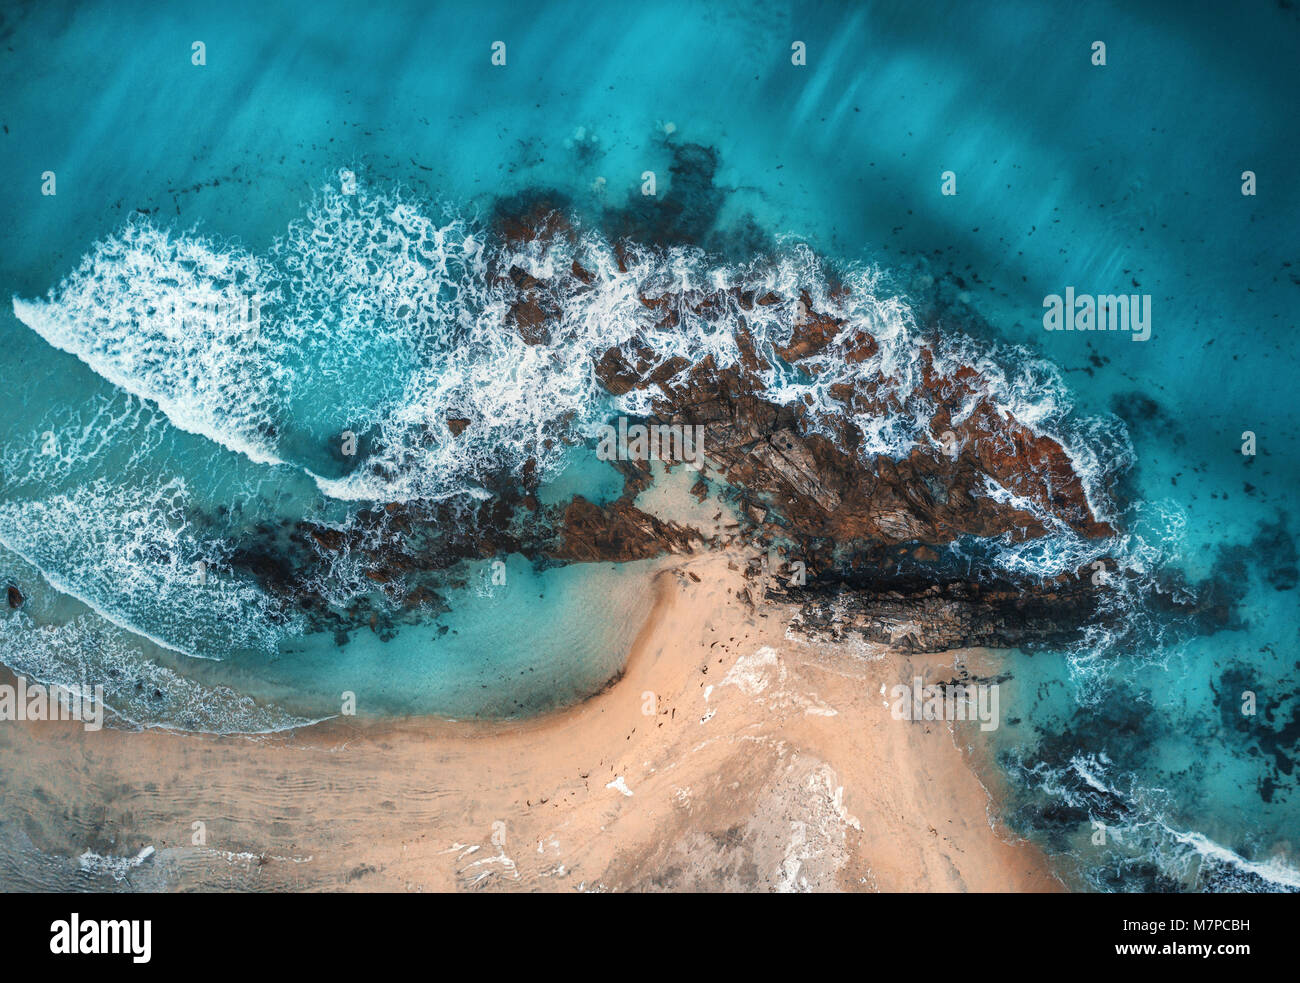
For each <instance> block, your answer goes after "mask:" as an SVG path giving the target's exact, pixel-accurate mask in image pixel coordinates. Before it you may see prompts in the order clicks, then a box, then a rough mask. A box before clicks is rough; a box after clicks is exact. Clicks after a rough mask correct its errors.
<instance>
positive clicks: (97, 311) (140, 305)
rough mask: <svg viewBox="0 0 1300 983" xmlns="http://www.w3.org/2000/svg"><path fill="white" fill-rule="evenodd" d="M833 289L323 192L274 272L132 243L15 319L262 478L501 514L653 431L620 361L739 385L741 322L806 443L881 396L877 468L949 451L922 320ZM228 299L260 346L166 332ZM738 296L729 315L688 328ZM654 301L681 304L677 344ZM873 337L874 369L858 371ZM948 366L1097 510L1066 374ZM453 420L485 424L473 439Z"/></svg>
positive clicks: (873, 275)
mask: <svg viewBox="0 0 1300 983" xmlns="http://www.w3.org/2000/svg"><path fill="white" fill-rule="evenodd" d="M620 258H621V262H620ZM575 260H576V261H577V262H579V263H580V264H581V265H582V266H583V267H585V268H586V269H587V270H589V271H590V272H591V274H592V277H593V280H592V282H591V283H590V284H589V285H588V284H585V283H583V282H580V281H579V280H578V279H577V278H576V277H575V276H574V274H573V273H572V271H571V267H572V264H573V262H574V261H575ZM513 267H518V268H519V269H520V270H522V271H524V272H525V273H527V274H529V275H530V276H533V277H536V278H538V279H539V280H541V281H543V282H544V283H547V284H553V285H554V286H555V289H554V290H552V291H550V292H549V293H548V294H547V296H548V298H549V299H548V301H547V302H548V303H549V304H550V305H551V307H552V308H553V310H552V312H551V313H552V315H553V316H551V317H549V318H548V329H549V332H550V337H549V339H548V340H547V341H546V342H545V343H542V344H532V345H530V344H527V343H525V342H524V340H523V339H522V338H521V337H520V335H519V333H518V332H517V331H516V330H514V328H513V325H512V324H511V319H510V313H509V312H510V309H511V305H512V303H513V302H514V300H515V299H516V297H517V295H518V291H517V290H516V288H515V286H514V285H513V283H511V282H510V280H509V279H508V278H507V277H505V276H504V275H503V274H504V273H505V271H508V270H510V269H511V268H513ZM493 271H495V272H496V273H497V275H496V276H493V275H491V274H492V272H493ZM837 272H838V274H839V276H838V278H839V279H840V280H841V281H842V282H843V283H844V284H845V285H846V286H847V287H848V290H847V291H833V290H832V289H831V286H830V278H829V277H828V275H827V271H826V270H825V269H824V268H823V265H822V263H821V261H820V260H819V259H818V257H817V256H816V255H815V254H814V253H813V251H812V250H811V249H809V248H808V247H807V246H806V245H803V244H801V243H797V242H786V243H785V244H783V246H782V248H781V251H780V254H779V255H777V256H775V257H764V258H761V259H757V260H755V261H753V262H752V263H749V264H746V265H741V266H719V265H716V264H714V263H712V262H711V261H710V260H709V259H708V257H706V256H705V255H704V254H703V253H701V252H699V251H698V250H693V249H687V248H672V249H654V248H645V247H636V246H631V247H628V248H625V249H624V250H623V252H622V254H621V257H620V256H616V255H615V251H614V248H613V246H612V245H611V244H610V243H609V242H607V241H605V240H604V239H603V238H602V237H601V236H599V235H598V234H596V233H593V232H589V231H579V232H577V233H576V234H575V236H574V237H573V240H572V241H571V240H570V239H569V238H568V237H563V236H560V237H554V238H551V239H549V240H542V239H537V240H533V241H531V242H528V243H522V244H520V243H515V244H505V243H502V242H500V241H498V240H496V239H494V238H493V237H492V236H491V235H489V234H488V233H487V232H486V231H485V230H484V229H483V228H481V227H480V226H479V225H478V224H477V223H475V222H473V221H470V220H468V219H465V218H462V217H459V216H456V215H455V214H451V213H445V214H441V215H438V216H431V215H429V214H426V213H425V211H422V210H421V208H419V207H417V205H416V204H415V203H413V202H412V201H409V200H407V199H406V198H404V197H403V195H402V194H400V193H399V192H384V191H379V190H375V189H371V188H367V187H365V186H364V185H363V186H359V187H358V189H357V193H356V194H354V195H343V194H341V193H339V192H338V191H335V190H332V189H330V188H326V189H323V190H322V191H321V192H320V193H319V194H318V195H317V196H316V198H315V200H314V201H313V202H312V204H311V206H310V207H309V208H308V209H307V211H306V213H305V214H304V216H303V217H302V218H301V219H300V220H298V221H296V222H294V223H293V224H292V225H291V226H290V228H289V230H288V231H287V233H286V234H285V236H283V237H282V238H281V239H280V240H278V241H277V242H276V243H275V244H274V246H273V247H272V248H271V249H270V250H269V252H268V255H267V256H266V257H264V258H260V257H255V256H252V255H250V254H248V253H246V252H244V251H242V250H239V249H236V248H230V247H223V246H221V245H219V244H217V243H215V242H213V241H212V240H210V239H206V238H203V237H198V236H192V235H178V234H172V233H169V232H167V231H164V230H160V229H157V228H155V227H153V226H151V225H149V224H148V223H147V222H144V221H140V222H136V223H133V224H132V225H130V226H128V227H127V228H126V229H125V230H123V231H122V232H121V233H119V234H118V235H116V236H112V237H109V238H108V239H106V240H104V241H102V242H100V243H98V244H97V245H96V246H95V247H94V249H93V250H92V251H91V253H90V254H89V255H88V256H87V257H86V259H85V260H84V261H83V262H82V264H81V265H80V266H79V268H78V269H77V270H76V271H75V272H74V273H73V274H72V275H71V276H70V277H68V278H67V279H66V280H65V281H64V282H63V283H62V284H60V286H59V288H58V289H57V290H56V291H53V292H52V293H51V295H50V297H49V298H48V299H47V300H44V301H25V300H21V299H18V298H15V299H14V310H15V313H16V314H17V315H18V317H19V318H20V319H21V320H22V321H23V322H24V323H26V324H28V325H29V326H30V327H31V328H32V329H33V330H35V331H37V332H38V333H40V334H41V335H42V337H44V338H46V339H47V340H48V341H49V342H50V343H51V344H53V345H55V346H56V347H58V348H60V349H62V350H65V351H69V352H72V353H74V354H76V355H77V356H78V357H79V358H81V359H82V360H83V361H85V362H86V363H87V364H89V365H91V366H92V368H94V369H95V371H97V372H99V373H100V374H101V375H103V376H104V377H105V378H107V379H110V380H111V381H113V382H114V383H115V384H117V385H119V386H121V387H123V388H124V389H126V390H128V391H130V392H133V393H135V394H137V395H140V396H142V397H144V398H147V399H150V400H152V401H154V402H156V403H157V405H158V406H159V407H160V408H161V409H162V410H163V411H164V412H165V413H166V414H167V415H168V417H169V418H170V419H171V420H172V421H173V422H174V423H175V424H176V425H177V426H179V427H181V428H182V429H185V430H188V431H190V432H194V433H200V434H204V435H206V436H208V437H210V438H212V439H213V440H216V441H217V442H219V443H221V444H222V445H224V446H226V447H228V448H231V449H233V450H236V451H239V452H241V453H243V454H245V455H247V456H248V457H250V458H252V459H253V460H256V461H259V462H264V463H275V462H279V461H282V460H285V459H286V458H288V459H291V460H292V461H293V463H295V464H297V465H298V466H299V467H302V468H303V469H305V470H307V471H308V472H309V473H310V474H311V475H312V477H313V478H315V480H316V482H317V484H318V486H319V487H320V489H321V491H322V492H324V493H325V494H326V495H328V496H331V497H333V498H336V499H342V500H349V501H409V500H413V499H426V500H440V499H446V498H450V497H454V496H473V497H478V498H483V497H486V496H487V495H488V492H487V491H486V490H485V488H486V486H488V485H490V483H491V480H492V476H493V475H495V474H501V473H512V472H513V473H517V472H518V471H519V470H520V469H521V468H522V467H524V465H525V463H526V462H528V461H530V460H531V461H533V462H534V466H535V467H536V469H537V475H538V477H539V478H541V479H543V480H544V479H545V478H547V477H549V476H551V475H552V474H553V473H555V471H556V470H558V468H559V467H560V465H561V462H562V457H563V448H564V445H565V444H566V443H571V442H573V441H575V440H580V439H584V438H591V437H592V436H593V435H594V434H595V428H596V427H597V426H598V425H599V424H600V423H602V422H604V421H605V420H607V419H608V418H609V416H610V415H611V414H612V413H614V412H623V413H628V414H633V415H635V414H641V415H646V414H649V413H650V412H651V411H652V406H653V402H654V400H655V398H656V397H657V396H658V395H660V391H659V389H658V387H655V386H651V387H650V388H649V389H646V390H633V391H632V392H629V393H627V394H626V395H624V396H623V397H621V398H619V399H616V400H615V399H611V398H610V397H609V396H608V395H607V394H606V393H605V391H604V390H603V388H602V387H601V386H600V384H599V382H598V381H597V379H596V376H595V371H594V364H595V362H596V361H597V360H598V359H599V358H600V356H601V355H602V354H604V353H605V352H606V351H607V350H608V349H610V348H620V349H622V350H623V351H624V352H625V353H626V354H627V355H628V356H629V360H630V361H632V362H635V361H636V360H637V358H636V354H635V352H634V350H633V346H634V344H636V343H639V342H644V343H646V344H648V345H649V347H650V348H651V349H653V350H654V351H655V352H657V353H659V355H660V356H661V357H662V358H663V359H664V360H667V359H671V358H676V357H680V358H682V359H684V360H685V364H686V365H687V366H690V365H695V364H698V363H699V362H700V361H702V360H703V359H705V358H708V357H711V358H712V359H713V361H714V363H715V364H717V365H718V366H720V367H728V366H734V365H736V364H737V363H738V362H740V360H741V358H742V350H741V347H740V345H739V343H738V340H737V336H736V331H735V328H736V326H737V325H738V324H740V323H741V322H743V323H744V325H745V326H746V328H747V329H748V331H749V333H750V334H751V336H752V337H753V340H754V343H755V347H756V348H757V350H758V352H759V354H760V355H762V356H764V357H765V358H766V359H767V361H768V363H769V365H770V367H769V368H768V369H766V370H764V371H763V372H762V373H761V376H762V381H763V383H764V385H765V386H766V388H767V392H768V395H769V397H770V398H772V399H774V400H776V401H778V402H783V403H794V402H796V401H797V402H802V403H803V404H804V405H805V406H807V407H808V409H809V411H810V412H809V413H808V414H807V417H806V419H807V424H806V425H807V427H808V428H809V429H810V430H811V431H813V432H820V433H823V434H824V435H826V436H832V435H833V428H832V427H831V426H830V422H831V421H832V420H833V419H834V418H836V417H839V416H843V415H844V414H845V413H846V412H847V411H846V409H845V407H844V406H843V405H842V404H841V403H840V402H839V401H838V400H836V399H835V397H834V396H833V394H832V393H833V390H834V387H835V386H836V385H839V384H850V385H853V384H855V383H857V384H866V385H869V386H870V387H871V389H872V390H873V391H874V392H875V393H876V394H877V395H878V396H879V397H880V398H881V399H882V400H883V401H884V402H885V404H886V405H887V406H890V407H891V408H892V409H891V412H888V413H884V414H858V415H854V416H852V417H851V421H852V423H853V425H854V426H855V428H856V429H857V431H858V434H857V436H858V438H859V439H858V446H859V454H860V455H861V457H862V459H863V460H864V461H867V460H870V459H871V458H872V457H874V456H877V455H885V456H889V457H894V458H902V457H905V456H906V455H907V454H909V453H910V452H911V451H912V449H913V448H915V447H917V446H918V445H926V446H929V445H932V444H933V443H934V441H935V439H936V438H935V435H934V434H932V433H930V432H929V430H930V420H931V418H932V415H933V412H934V406H933V401H932V399H931V397H930V396H929V395H928V394H927V393H926V392H925V391H924V389H923V387H922V386H921V376H920V373H921V363H920V360H919V355H920V353H921V348H922V346H923V345H924V344H927V342H924V341H923V339H922V336H921V333H920V331H919V330H918V328H917V326H916V324H915V322H914V318H913V315H912V313H911V310H910V308H909V307H908V306H907V304H906V303H905V302H904V301H903V300H902V299H901V298H899V297H897V296H893V295H891V294H890V293H889V292H888V291H886V290H885V289H884V288H883V286H882V283H883V277H882V275H881V274H880V272H879V271H878V270H875V269H872V268H867V267H860V268H854V269H848V270H841V271H837ZM733 288H734V289H736V290H738V291H748V292H752V293H753V294H754V295H755V296H761V295H762V294H765V293H769V292H770V293H772V294H774V295H775V296H776V297H777V298H778V301H777V303H774V304H768V305H753V304H751V305H749V307H748V308H747V309H742V308H741V307H740V305H739V304H738V303H737V301H736V299H735V298H734V297H733V296H730V295H727V294H726V293H725V292H726V291H728V290H731V289H733ZM230 290H240V291H245V292H256V293H257V294H259V296H261V298H262V307H261V327H260V332H259V335H258V337H257V339H256V340H255V341H253V342H249V341H248V340H247V339H246V338H244V337H243V336H237V337H236V336H232V333H231V332H230V331H229V330H228V329H227V328H226V327H224V326H223V325H222V324H221V323H216V324H213V325H211V326H210V327H209V329H208V330H206V331H204V330H190V331H184V332H178V331H177V330H176V329H175V327H174V326H173V325H171V324H170V321H169V320H168V319H166V318H162V319H160V318H158V317H157V316H156V312H157V311H158V310H160V309H167V308H168V307H169V305H172V304H174V303H176V302H177V301H178V300H186V299H187V298H191V297H194V296H198V297H211V296H218V295H222V294H223V293H225V292H229V291H230ZM543 290H544V291H545V288H543ZM719 292H721V293H722V297H723V302H722V303H721V304H719V305H714V306H711V307H708V308H704V309H702V311H701V310H696V309H692V307H693V305H697V304H698V302H699V301H701V300H704V299H705V298H707V297H710V296H712V295H715V294H718V293H719ZM805 293H806V294H807V295H808V297H809V299H810V300H811V302H812V307H813V309H814V310H817V311H819V312H824V313H828V314H831V315H833V316H835V317H838V318H841V319H843V320H844V322H845V325H844V328H843V330H842V331H841V332H840V333H839V335H838V337H836V338H835V339H834V340H833V341H832V342H831V344H830V345H828V346H827V347H826V348H825V349H824V350H823V351H821V352H819V353H816V354H813V355H811V356H810V357H807V358H805V359H803V360H802V361H801V362H800V364H799V365H798V366H797V367H792V366H788V365H786V364H785V363H784V362H782V361H781V360H780V359H779V358H778V357H777V356H776V355H775V349H776V348H777V347H780V346H783V345H785V344H787V343H788V342H789V340H790V337H791V334H792V332H793V330H794V328H795V327H796V323H797V321H798V319H800V318H801V317H803V316H805V314H806V311H805V310H804V308H803V303H802V300H801V297H802V295H803V294H805ZM642 298H647V299H650V300H652V301H654V300H659V299H666V300H668V302H669V303H670V304H671V306H672V309H673V312H674V313H675V315H676V318H675V321H676V323H675V324H672V325H671V326H669V325H667V324H666V323H664V322H663V319H662V313H661V312H660V311H656V310H652V309H650V308H648V307H647V306H646V304H645V303H643V301H642ZM199 327H201V325H200V326H199ZM863 331H865V332H866V333H868V334H870V335H871V336H872V337H873V338H874V339H875V341H876V344H877V345H878V351H877V352H876V353H875V354H874V355H873V356H872V357H870V358H868V359H866V360H864V361H861V362H853V361H851V360H849V359H846V358H845V357H844V356H845V353H846V351H847V347H848V345H849V344H851V340H852V339H853V338H854V336H855V335H857V334H858V333H859V332H863ZM930 343H933V344H935V345H936V347H935V348H934V351H933V354H934V358H935V364H936V367H937V368H939V369H940V370H949V369H952V368H955V367H956V366H957V365H958V364H973V365H975V366H977V367H978V369H979V370H980V372H981V374H982V376H983V381H982V383H981V386H982V391H983V392H984V393H985V395H987V396H988V397H989V398H990V399H991V400H992V401H993V403H994V405H995V406H997V408H998V409H999V411H1000V412H1004V413H1011V414H1013V415H1014V416H1015V417H1016V419H1018V420H1019V421H1021V422H1022V423H1024V424H1026V425H1027V426H1030V427H1033V428H1035V429H1039V430H1041V431H1043V432H1051V433H1052V435H1053V436H1056V437H1057V439H1059V440H1060V441H1061V442H1062V443H1063V445H1064V446H1065V447H1066V449H1067V452H1068V453H1070V454H1071V456H1072V458H1073V459H1074V460H1075V461H1076V462H1077V463H1079V464H1080V465H1081V470H1082V472H1083V478H1084V482H1085V487H1086V488H1087V489H1088V490H1089V493H1090V494H1092V493H1095V492H1096V491H1097V489H1099V488H1102V487H1103V486H1104V479H1105V477H1106V476H1107V475H1109V474H1111V473H1113V463H1114V462H1112V461H1108V460H1102V459H1101V457H1100V456H1098V455H1095V454H1090V453H1089V449H1088V446H1087V442H1086V441H1085V440H1081V439H1079V438H1080V436H1081V432H1080V430H1079V428H1078V426H1076V425H1067V424H1066V423H1065V422H1064V421H1065V418H1066V415H1067V414H1068V412H1069V409H1070V406H1069V398H1068V395H1067V392H1066V389H1065V387H1064V385H1063V384H1062V383H1061V381H1060V376H1059V373H1057V372H1056V371H1055V369H1053V368H1052V367H1051V366H1049V365H1048V364H1047V363H1044V362H1041V361H1036V360H1034V359H1032V358H1029V357H1028V355H1027V353H1024V352H1019V351H1015V350H1008V351H1007V352H1002V353H989V352H985V351H980V350H978V349H977V348H975V347H974V346H973V345H972V343H970V342H969V341H968V340H966V339H961V338H945V339H939V340H937V341H935V340H932V341H931V342H930ZM1007 365H1012V366H1014V369H1009V368H1007ZM669 381H670V382H671V381H672V380H669ZM972 409H973V403H972V404H971V405H968V406H967V407H965V408H964V409H963V410H962V411H961V412H959V413H958V415H957V417H956V418H955V422H961V420H962V419H963V418H964V416H965V415H967V414H969V412H970V411H971V410H972ZM453 418H458V419H463V420H467V421H468V424H467V426H466V427H465V429H464V431H463V432H462V433H460V434H459V435H455V434H453V432H452V430H451V428H450V426H449V424H448V420H449V419H453ZM345 429H346V430H351V431H352V432H353V433H355V434H358V435H364V437H365V449H364V452H363V453H359V454H358V456H357V458H356V459H355V461H353V460H346V459H344V458H343V457H342V455H341V454H340V453H338V450H337V448H338V446H339V440H340V435H341V432H342V431H343V430H345ZM304 448H306V450H304ZM1101 497H1102V496H1100V495H1099V496H1098V498H1099V500H1100V498H1101Z"/></svg>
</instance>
